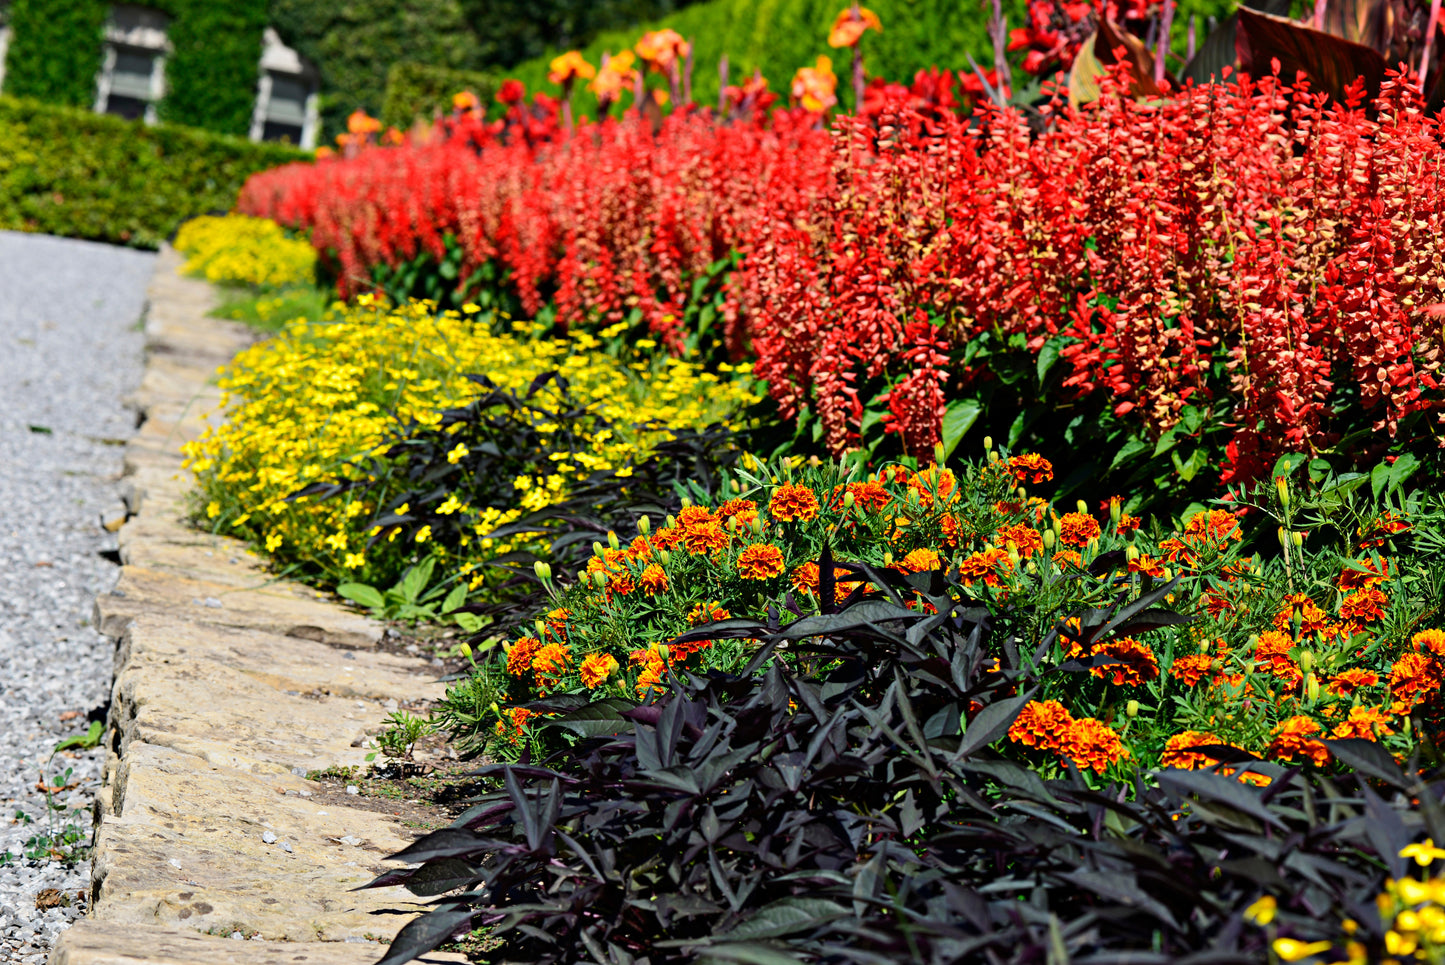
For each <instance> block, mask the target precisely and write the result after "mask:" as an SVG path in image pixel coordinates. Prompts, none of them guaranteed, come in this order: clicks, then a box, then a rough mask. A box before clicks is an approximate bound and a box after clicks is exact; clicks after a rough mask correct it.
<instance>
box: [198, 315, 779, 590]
mask: <svg viewBox="0 0 1445 965" xmlns="http://www.w3.org/2000/svg"><path fill="white" fill-rule="evenodd" d="M467 308H468V310H470V311H475V309H474V306H467ZM513 329H514V331H515V332H516V334H509V335H494V334H492V333H491V332H490V330H489V329H488V327H487V325H486V324H484V323H480V324H479V323H478V320H475V319H470V318H467V317H464V316H463V315H462V314H459V313H456V312H446V313H442V314H440V315H438V314H437V313H436V312H435V307H434V306H433V305H432V304H431V303H429V302H413V303H410V304H408V305H405V306H400V307H396V308H391V307H388V306H386V305H384V304H377V303H373V301H372V299H371V298H370V297H369V296H363V297H362V298H361V299H359V300H358V304H357V305H355V306H353V307H351V308H349V309H346V310H345V311H344V312H343V313H342V314H341V315H340V316H339V317H337V318H334V319H331V320H327V321H322V322H293V323H291V324H290V325H288V326H287V327H286V328H285V329H284V330H283V331H282V332H281V333H280V334H279V335H277V336H276V337H275V338H273V339H269V340H267V341H264V342H260V343H258V344H257V345H255V346H253V347H251V348H250V349H248V350H247V351H245V352H243V353H242V354H241V355H239V356H237V357H236V359H235V360H234V361H233V363H232V364H231V366H230V367H229V368H228V369H226V370H224V371H223V372H222V377H221V381H220V385H221V388H222V389H223V390H224V399H223V402H222V405H223V407H224V408H225V410H226V415H227V421H226V422H224V423H222V424H220V425H219V426H216V427H213V428H211V429H210V430H208V431H207V432H206V433H205V434H203V435H202V436H201V437H200V438H199V439H198V440H196V441H194V442H192V443H189V444H188V445H187V446H186V450H185V451H186V455H187V463H186V465H187V467H188V468H189V469H191V471H192V472H194V473H195V475H196V478H197V481H198V483H199V488H200V493H201V500H200V503H201V505H202V507H203V509H202V515H204V516H205V517H206V518H208V519H209V520H210V521H211V523H212V525H214V526H217V527H219V528H220V529H221V530H222V531H225V532H230V533H233V534H236V535H239V536H243V537H248V538H250V539H251V540H252V541H254V542H255V543H257V544H258V545H260V546H262V547H264V548H265V549H266V550H267V551H268V552H270V553H272V554H273V555H276V556H278V557H280V558H282V559H285V560H287V561H289V562H293V563H300V564H302V565H303V567H304V568H305V569H307V570H310V571H311V572H312V573H314V574H316V575H320V576H322V577H324V578H329V579H333V580H354V579H361V580H368V579H372V578H376V577H382V576H386V575H391V574H394V573H395V572H396V571H397V569H398V568H399V567H400V566H402V565H404V560H405V559H406V558H408V557H410V556H411V555H413V554H414V553H415V552H416V550H417V547H416V546H414V545H413V546H403V545H397V541H396V539H395V535H393V536H392V538H391V540H390V541H387V540H383V541H381V542H378V543H376V544H375V545H373V546H372V547H371V548H370V549H368V548H367V542H368V539H369V537H370V535H371V533H370V532H369V531H368V524H369V521H370V520H371V519H373V518H374V515H375V512H376V509H377V507H376V506H375V505H372V504H371V503H370V502H368V501H367V499H366V497H364V496H361V495H346V496H337V497H335V498H332V499H326V500H322V499H317V498H311V497H307V498H302V499H289V498H288V497H290V496H292V495H293V494H294V493H296V492H297V491H298V490H300V489H303V488H305V487H306V486H308V485H310V484H312V483H316V482H319V481H336V480H351V479H357V478H359V477H360V476H361V474H362V472H363V470H362V469H361V468H359V467H358V466H356V465H355V464H354V461H364V459H365V457H367V456H369V455H380V454H381V453H383V452H384V451H385V449H386V442H387V439H388V435H389V433H391V432H392V431H394V430H395V429H397V428H399V427H400V426H401V425H403V424H406V423H408V422H410V421H412V420H415V421H416V422H418V423H420V424H422V425H435V424H437V423H438V422H440V420H441V415H440V413H441V411H442V410H444V409H447V408H450V407H453V406H458V405H462V404H465V402H466V401H467V400H468V399H469V398H471V397H472V396H474V395H475V394H476V392H477V386H476V384H475V383H473V382H471V381H470V380H468V379H467V378H466V376H467V375H468V374H475V373H481V374H485V375H487V376H488V377H489V378H490V379H491V380H492V381H493V382H495V383H496V384H497V385H498V386H500V387H501V388H502V389H504V390H509V391H518V392H519V391H524V390H525V389H526V388H527V387H528V385H529V384H530V383H531V382H532V380H533V379H534V378H535V377H536V376H538V375H540V374H543V373H546V372H550V371H553V370H556V371H558V372H560V373H561V374H562V376H563V377H565V378H566V379H567V381H568V382H569V383H570V386H571V392H572V396H573V398H574V400H575V401H577V402H582V403H589V404H592V405H595V406H596V408H597V411H598V412H600V414H601V415H603V416H604V417H606V418H607V419H609V420H610V421H612V422H613V424H614V425H615V426H616V427H617V431H616V432H612V431H608V430H604V431H602V432H599V433H597V434H596V436H595V437H594V438H593V439H592V444H591V447H590V450H588V451H582V452H578V453H574V454H571V455H569V456H568V458H567V459H566V460H565V461H558V462H557V474H554V475H549V476H547V477H546V478H545V479H537V478H534V477H532V476H526V475H524V476H521V477H519V478H517V479H516V480H514V481H513V483H512V485H513V488H514V489H515V490H516V494H517V499H516V503H515V505H514V506H513V507H512V508H510V509H507V510H497V509H479V510H478V511H475V512H472V511H471V510H470V509H469V507H467V506H466V505H465V504H464V503H463V502H462V501H460V500H457V499H453V500H449V501H448V502H447V503H446V504H444V507H445V508H444V512H445V513H451V512H459V513H463V514H464V515H465V516H467V517H469V521H470V529H471V530H472V531H473V533H475V538H474V539H469V541H468V543H467V545H464V546H463V548H462V554H463V557H464V558H463V559H457V560H443V562H444V563H446V564H447V565H448V566H455V567H457V568H458V569H459V570H460V571H461V572H463V573H472V572H473V571H477V570H478V567H479V565H480V563H481V562H482V561H483V560H484V559H486V558H487V557H489V556H491V555H495V554H497V553H500V552H505V551H507V550H509V549H511V548H514V547H511V546H499V545H493V541H492V540H490V539H487V538H485V536H484V534H486V533H488V532H490V531H491V530H492V529H495V528H496V527H497V526H500V525H503V524H505V523H507V522H510V521H511V520H513V519H516V518H518V517H519V516H521V515H522V514H523V513H524V512H527V511H531V510H536V509H540V508H542V507H544V506H546V505H548V504H549V503H550V502H552V501H554V500H556V499H558V498H559V497H561V496H563V495H565V493H566V490H567V488H568V486H569V485H570V483H571V481H573V480H581V479H585V478H586V477H587V476H588V475H589V474H590V473H592V472H594V471H597V470H604V471H605V470H610V469H622V470H624V471H625V467H626V466H627V465H628V464H629V463H630V462H632V461H635V459H636V458H637V457H639V456H641V455H643V454H645V453H646V452H647V451H648V450H649V449H650V448H651V447H652V446H654V445H656V444H657V443H658V442H660V441H662V440H663V439H665V438H668V437H669V436H670V434H671V433H670V432H669V428H684V427H701V426H705V425H709V424H711V423H714V422H718V421H725V420H726V419H727V418H728V417H730V416H731V415H733V414H735V413H736V412H737V411H738V410H739V409H741V408H742V407H743V406H745V405H747V404H749V403H751V402H752V401H755V399H756V395H755V393H754V390H753V388H752V380H751V379H750V378H748V377H747V373H746V371H744V372H743V377H740V378H732V379H730V380H729V381H726V382H724V381H722V380H721V379H719V377H718V376H716V375H713V374H711V373H709V372H705V371H703V370H702V369H701V368H699V367H698V366H696V365H693V364H690V363H687V362H682V361H678V360H676V359H670V358H666V359H658V360H656V361H655V362H653V363H649V364H648V365H647V366H646V367H645V368H646V370H645V371H642V372H639V371H636V370H635V369H633V368H632V367H629V366H626V365H623V364H622V363H619V362H618V361H617V360H615V359H613V358H611V357H610V356H607V355H605V354H603V353H602V352H600V351H599V350H598V349H599V348H600V343H599V342H598V341H597V340H596V339H595V338H593V337H592V336H590V335H587V334H578V335H577V336H575V337H574V338H571V339H569V340H553V339H537V338H533V337H531V336H532V335H533V334H534V333H533V332H532V328H531V325H530V323H514V325H513ZM545 391H546V390H544V392H545ZM654 420H655V421H656V427H639V428H631V427H638V426H641V424H642V423H651V422H653V421H654ZM661 427H669V428H661ZM464 454H465V447H464V446H460V445H459V447H458V449H454V450H453V451H452V452H451V453H450V454H449V455H450V456H451V457H454V458H456V459H459V458H461V457H462V456H463V455H464ZM401 511H402V512H405V509H404V508H403V509H402V510H401ZM429 537H430V534H429V533H428V532H427V531H426V530H425V529H424V530H422V531H421V532H418V533H417V534H416V536H415V538H414V540H413V541H412V542H424V541H426V540H427V539H429ZM400 542H402V543H405V542H407V541H405V540H403V541H400ZM480 582H481V580H480V577H479V576H478V577H477V578H476V579H474V580H472V583H473V586H476V585H480Z"/></svg>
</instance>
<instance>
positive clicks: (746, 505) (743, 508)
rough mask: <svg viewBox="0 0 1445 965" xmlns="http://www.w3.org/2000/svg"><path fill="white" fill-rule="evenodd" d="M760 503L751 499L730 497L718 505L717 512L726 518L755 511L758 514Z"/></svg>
mask: <svg viewBox="0 0 1445 965" xmlns="http://www.w3.org/2000/svg"><path fill="white" fill-rule="evenodd" d="M757 508H758V504H757V503H755V502H753V501H752V500H751V499H729V500H728V501H727V502H725V503H723V504H722V505H721V506H719V507H718V510H717V514H718V515H719V516H721V517H723V518H724V519H726V518H728V517H729V516H736V515H738V514H739V513H753V515H757V513H756V510H757Z"/></svg>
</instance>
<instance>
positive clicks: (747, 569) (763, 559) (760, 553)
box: [738, 543, 784, 580]
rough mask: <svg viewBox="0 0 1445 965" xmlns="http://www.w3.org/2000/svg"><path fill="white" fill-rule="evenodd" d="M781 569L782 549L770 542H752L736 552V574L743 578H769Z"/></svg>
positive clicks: (780, 573) (776, 574)
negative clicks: (739, 551)
mask: <svg viewBox="0 0 1445 965" xmlns="http://www.w3.org/2000/svg"><path fill="white" fill-rule="evenodd" d="M783 570H784V566H783V551H782V550H780V549H778V548H777V547H776V546H774V545H773V544H772V543H754V544H753V545H752V546H749V547H747V548H746V549H744V550H743V551H742V552H741V553H739V554H738V575H740V576H741V577H742V578H743V579H745V580H770V579H772V578H773V577H775V576H780V575H782V572H783Z"/></svg>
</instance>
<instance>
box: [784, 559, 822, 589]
mask: <svg viewBox="0 0 1445 965" xmlns="http://www.w3.org/2000/svg"><path fill="white" fill-rule="evenodd" d="M818 577H819V570H818V564H817V563H814V562H813V561H812V560H809V561H808V562H806V563H804V564H803V565H802V566H800V567H798V568H797V569H796V570H794V571H793V575H792V576H790V577H789V578H788V579H789V582H791V583H792V584H793V589H795V590H797V591H798V592H799V593H806V594H808V595H809V596H817V595H818Z"/></svg>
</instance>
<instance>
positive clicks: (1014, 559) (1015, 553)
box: [1004, 540, 1020, 569]
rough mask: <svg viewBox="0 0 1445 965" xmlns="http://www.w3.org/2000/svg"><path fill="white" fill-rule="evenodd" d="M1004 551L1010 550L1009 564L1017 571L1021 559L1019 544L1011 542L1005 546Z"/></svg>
mask: <svg viewBox="0 0 1445 965" xmlns="http://www.w3.org/2000/svg"><path fill="white" fill-rule="evenodd" d="M1004 549H1006V550H1008V560H1009V562H1010V563H1012V564H1013V565H1014V568H1015V569H1017V568H1018V565H1019V559H1020V557H1019V544H1017V543H1015V542H1014V541H1013V540H1009V541H1008V542H1007V543H1006V544H1005V545H1004Z"/></svg>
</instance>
